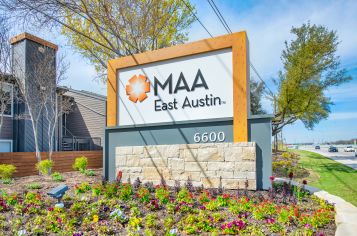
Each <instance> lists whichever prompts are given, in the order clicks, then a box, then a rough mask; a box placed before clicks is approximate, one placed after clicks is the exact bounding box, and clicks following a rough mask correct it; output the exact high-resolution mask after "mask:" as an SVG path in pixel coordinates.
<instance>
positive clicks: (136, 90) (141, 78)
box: [125, 75, 150, 103]
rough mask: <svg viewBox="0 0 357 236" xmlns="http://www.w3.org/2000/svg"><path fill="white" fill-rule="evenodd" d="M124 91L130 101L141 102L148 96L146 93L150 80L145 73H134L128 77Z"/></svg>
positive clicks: (148, 89) (148, 90)
mask: <svg viewBox="0 0 357 236" xmlns="http://www.w3.org/2000/svg"><path fill="white" fill-rule="evenodd" d="M125 91H126V95H128V97H129V100H130V101H132V102H134V103H136V102H137V101H139V102H142V101H144V100H145V99H146V98H147V97H148V96H147V94H146V93H148V92H150V81H148V79H147V78H146V76H145V75H138V76H137V75H134V76H133V77H131V78H130V79H129V82H128V84H127V85H126V87H125Z"/></svg>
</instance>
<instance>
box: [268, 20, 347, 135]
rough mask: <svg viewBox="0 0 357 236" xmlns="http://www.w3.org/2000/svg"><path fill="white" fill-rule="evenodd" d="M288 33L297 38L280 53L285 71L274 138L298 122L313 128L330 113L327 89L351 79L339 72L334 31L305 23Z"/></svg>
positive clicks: (279, 91)
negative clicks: (285, 128) (286, 127)
mask: <svg viewBox="0 0 357 236" xmlns="http://www.w3.org/2000/svg"><path fill="white" fill-rule="evenodd" d="M291 33H293V34H294V35H295V36H296V38H295V39H294V40H292V41H291V42H289V43H287V42H285V49H284V50H283V52H282V57H281V58H282V61H283V65H284V69H283V71H280V72H279V79H278V81H277V85H278V94H277V96H276V97H275V98H274V101H275V102H274V103H275V109H276V112H275V118H274V120H273V135H276V134H277V133H279V132H280V131H281V130H282V129H283V127H285V126H286V125H288V124H292V123H294V122H296V121H297V120H300V121H302V122H303V124H304V125H305V127H306V128H307V129H313V127H314V126H315V125H316V124H317V123H319V122H320V121H321V120H322V119H326V118H327V117H328V115H329V113H330V106H331V105H332V104H333V103H332V101H331V99H330V98H329V97H327V96H326V95H325V92H326V90H327V89H329V88H331V87H332V86H338V85H340V84H342V83H344V82H346V81H349V80H351V77H348V76H346V70H345V69H340V58H339V57H338V56H336V50H337V46H338V44H339V41H338V37H337V34H336V32H335V31H329V30H328V29H327V28H326V27H324V26H317V25H310V23H307V24H303V25H302V26H301V27H293V28H292V30H291Z"/></svg>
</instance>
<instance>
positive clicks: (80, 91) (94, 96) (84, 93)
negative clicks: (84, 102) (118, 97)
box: [59, 86, 107, 101]
mask: <svg viewBox="0 0 357 236" xmlns="http://www.w3.org/2000/svg"><path fill="white" fill-rule="evenodd" d="M59 87H60V88H62V89H65V90H67V91H68V92H72V93H78V94H81V95H84V96H87V97H92V98H97V99H100V100H103V101H106V100H107V97H106V96H103V95H101V94H98V93H93V92H89V91H85V90H76V89H72V88H68V87H66V86H59Z"/></svg>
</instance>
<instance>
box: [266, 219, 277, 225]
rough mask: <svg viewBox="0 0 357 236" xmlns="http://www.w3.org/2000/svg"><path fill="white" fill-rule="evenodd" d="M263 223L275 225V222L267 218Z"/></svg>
mask: <svg viewBox="0 0 357 236" xmlns="http://www.w3.org/2000/svg"><path fill="white" fill-rule="evenodd" d="M265 222H266V223H267V224H274V223H275V220H274V219H273V218H268V219H266V220H265Z"/></svg>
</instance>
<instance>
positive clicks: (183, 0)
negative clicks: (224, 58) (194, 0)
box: [181, 0, 213, 38]
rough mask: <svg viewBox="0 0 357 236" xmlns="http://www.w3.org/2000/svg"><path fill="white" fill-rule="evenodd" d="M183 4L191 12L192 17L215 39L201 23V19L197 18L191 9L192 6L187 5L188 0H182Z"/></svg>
mask: <svg viewBox="0 0 357 236" xmlns="http://www.w3.org/2000/svg"><path fill="white" fill-rule="evenodd" d="M181 1H182V2H183V4H185V5H186V7H187V9H188V10H190V11H191V13H192V15H193V16H194V17H195V18H196V20H197V21H198V22H199V23H200V25H201V26H202V27H203V28H204V29H205V30H206V32H207V33H208V34H209V35H210V36H211V38H213V36H212V34H211V33H210V32H209V31H208V29H207V28H206V27H205V26H204V24H203V23H202V22H201V21H200V19H199V18H198V17H197V16H196V14H195V13H194V12H193V9H192V8H191V7H190V5H188V4H187V2H186V0H181Z"/></svg>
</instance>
